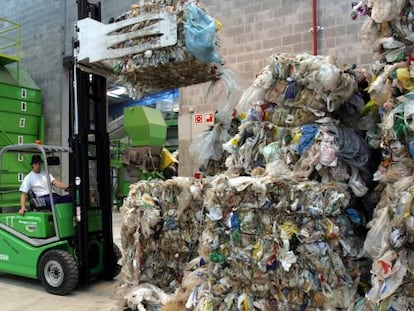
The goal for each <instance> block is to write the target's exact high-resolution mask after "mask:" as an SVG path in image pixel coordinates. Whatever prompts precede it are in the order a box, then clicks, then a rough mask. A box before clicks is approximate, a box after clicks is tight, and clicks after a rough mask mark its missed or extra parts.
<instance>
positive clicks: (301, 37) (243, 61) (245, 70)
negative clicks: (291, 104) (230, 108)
mask: <svg viewBox="0 0 414 311" xmlns="http://www.w3.org/2000/svg"><path fill="white" fill-rule="evenodd" d="M316 2H317V25H319V26H321V27H322V28H323V29H322V30H321V31H319V32H318V40H317V44H318V54H321V55H332V56H335V57H337V59H338V64H340V65H342V64H358V65H366V66H369V65H370V64H371V62H372V56H371V52H370V51H369V50H367V49H364V48H363V47H362V45H361V42H360V40H359V30H360V27H361V24H362V22H363V18H359V19H357V20H356V21H353V20H352V19H351V18H350V11H351V1H343V0H342V1H341V0H317V1H316ZM203 3H204V4H206V6H207V7H208V9H209V12H210V15H212V16H213V17H215V18H216V19H218V20H220V21H221V23H222V24H223V26H224V30H223V32H222V33H220V35H219V38H220V39H221V40H220V44H221V48H220V54H221V55H222V56H223V59H224V61H225V64H226V65H225V68H226V69H228V70H231V72H232V73H234V74H236V76H237V77H238V78H240V79H242V81H244V82H245V83H246V84H247V85H250V84H251V83H252V81H253V80H254V78H255V75H256V74H257V73H258V72H259V71H260V70H261V69H262V68H263V67H264V66H265V65H266V64H267V58H268V57H269V56H270V55H271V54H273V53H286V52H291V53H303V52H307V53H309V54H313V47H314V40H313V33H312V32H311V31H310V29H312V26H313V14H312V1H310V0H306V1H305V0H295V1H292V0H262V1H259V0H255V1H252V0H233V1H220V0H206V1H204V2H203ZM222 88H223V87H222ZM208 90H209V89H208V85H198V86H193V87H187V88H185V89H182V90H181V105H182V109H181V117H180V122H179V137H180V174H182V175H186V176H187V175H191V174H193V173H194V172H195V171H196V170H197V165H196V163H195V162H196V161H195V159H193V158H191V157H190V155H189V154H188V152H185V151H186V150H188V147H189V145H190V144H191V141H192V140H194V139H196V140H197V136H198V135H199V133H200V132H202V131H204V130H206V129H207V128H208V127H207V126H206V125H194V124H193V123H194V122H192V120H193V116H194V114H199V113H205V112H211V111H215V110H216V109H217V108H218V109H220V106H221V105H223V102H217V101H216V98H217V94H213V95H214V96H212V97H211V98H209V97H207V96H205V95H206V93H207V91H208ZM208 94H211V93H210V92H209V93H208ZM218 97H220V96H218ZM221 97H222V96H221ZM188 107H191V109H190V110H191V111H192V112H190V111H189V109H188ZM191 124H192V125H193V126H192V127H191ZM189 128H191V129H192V130H191V131H190V130H188V129H189ZM181 151H184V152H181Z"/></svg>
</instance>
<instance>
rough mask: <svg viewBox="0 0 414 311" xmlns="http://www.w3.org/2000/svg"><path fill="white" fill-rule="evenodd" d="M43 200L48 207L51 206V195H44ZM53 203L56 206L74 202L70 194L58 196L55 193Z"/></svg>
mask: <svg viewBox="0 0 414 311" xmlns="http://www.w3.org/2000/svg"><path fill="white" fill-rule="evenodd" d="M41 198H43V199H44V200H45V203H46V205H47V206H51V204H50V196H49V195H44V196H42V197H41ZM53 202H54V203H55V204H58V203H68V202H72V198H71V196H70V194H66V195H60V194H57V193H53Z"/></svg>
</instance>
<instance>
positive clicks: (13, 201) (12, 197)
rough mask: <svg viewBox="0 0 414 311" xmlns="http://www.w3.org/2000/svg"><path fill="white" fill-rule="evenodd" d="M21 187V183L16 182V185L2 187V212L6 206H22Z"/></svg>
mask: <svg viewBox="0 0 414 311" xmlns="http://www.w3.org/2000/svg"><path fill="white" fill-rule="evenodd" d="M19 187H20V184H16V185H15V186H14V187H10V188H2V189H0V214H1V209H3V208H5V207H20V194H21V192H20V191H19ZM16 211H17V210H16Z"/></svg>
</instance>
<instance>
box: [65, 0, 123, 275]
mask: <svg viewBox="0 0 414 311" xmlns="http://www.w3.org/2000/svg"><path fill="white" fill-rule="evenodd" d="M77 4H78V20H81V19H83V18H86V17H90V18H92V19H95V20H98V21H100V20H101V4H100V2H98V3H97V4H92V3H89V2H88V1H86V0H77ZM76 44H77V43H76V41H75V42H74V45H75V46H74V47H76ZM70 82H71V86H72V87H71V89H72V90H73V92H71V93H70V94H71V95H70V101H69V102H70V104H69V106H70V107H69V145H70V147H71V149H72V153H71V154H70V156H69V179H70V184H71V186H72V191H73V193H72V194H73V198H74V218H75V220H76V221H75V222H76V234H75V237H74V243H75V248H76V251H77V254H76V255H77V256H78V262H79V281H80V282H83V283H87V282H88V281H89V279H90V274H89V267H90V265H91V264H92V263H91V262H90V258H89V255H88V254H89V251H90V239H89V235H88V211H89V210H90V209H91V208H99V209H100V211H101V213H102V232H101V237H102V243H103V256H102V258H103V265H104V271H103V278H104V279H111V278H112V277H113V271H114V270H115V262H116V260H114V258H113V257H114V256H115V255H114V254H113V232H112V199H111V179H110V159H109V157H110V154H109V148H110V146H109V135H108V133H107V111H108V107H107V98H106V89H107V86H106V78H104V77H102V76H99V75H96V74H90V73H86V72H84V71H82V70H80V69H79V68H78V67H77V66H76V59H75V60H74V66H72V68H71V70H70ZM91 186H93V187H91ZM93 188H95V189H93ZM92 189H93V190H96V196H95V203H94V204H93V206H92V204H91V201H92V200H91V190H92Z"/></svg>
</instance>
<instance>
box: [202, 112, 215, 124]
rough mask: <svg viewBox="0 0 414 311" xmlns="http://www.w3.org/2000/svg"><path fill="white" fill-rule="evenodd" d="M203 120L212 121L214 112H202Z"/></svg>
mask: <svg viewBox="0 0 414 311" xmlns="http://www.w3.org/2000/svg"><path fill="white" fill-rule="evenodd" d="M204 122H206V123H214V113H212V112H210V113H205V114H204Z"/></svg>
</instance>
